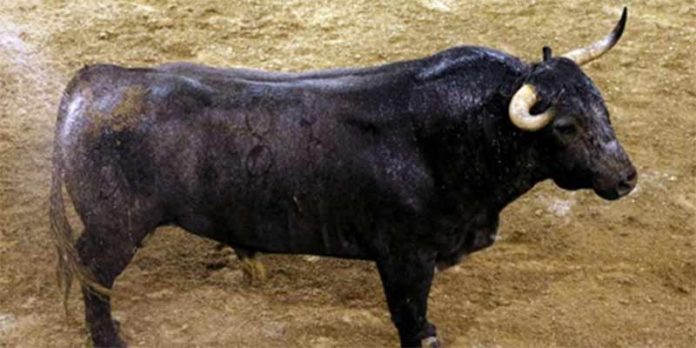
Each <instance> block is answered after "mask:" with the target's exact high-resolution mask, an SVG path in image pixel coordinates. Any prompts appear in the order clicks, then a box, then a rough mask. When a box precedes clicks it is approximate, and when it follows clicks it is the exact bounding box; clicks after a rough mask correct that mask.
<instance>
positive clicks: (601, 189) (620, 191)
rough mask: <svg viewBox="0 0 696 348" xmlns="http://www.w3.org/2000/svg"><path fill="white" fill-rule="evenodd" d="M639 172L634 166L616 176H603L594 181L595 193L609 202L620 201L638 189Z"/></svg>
mask: <svg viewBox="0 0 696 348" xmlns="http://www.w3.org/2000/svg"><path fill="white" fill-rule="evenodd" d="M637 182H638V172H637V171H636V168H635V167H633V165H629V166H628V167H627V168H626V169H624V170H622V171H619V174H618V175H615V176H601V177H599V178H597V179H595V180H594V182H593V186H594V191H595V192H596V193H597V195H599V196H600V197H602V198H604V199H607V200H615V199H619V198H621V197H623V196H625V195H627V194H629V193H630V192H631V191H633V189H634V188H635V187H636V183H637Z"/></svg>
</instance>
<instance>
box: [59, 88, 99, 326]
mask: <svg viewBox="0 0 696 348" xmlns="http://www.w3.org/2000/svg"><path fill="white" fill-rule="evenodd" d="M71 87H72V86H69V87H68V89H67V90H66V92H65V95H64V96H63V100H62V101H61V106H60V111H59V116H58V122H57V125H56V129H57V130H58V129H60V127H61V123H62V122H61V119H62V118H63V116H64V115H65V112H66V108H65V104H66V102H67V101H68V100H69V99H70V94H71V93H70V92H71V89H72V88H71ZM59 134H60V132H59V131H56V136H55V140H54V145H53V170H52V178H51V192H50V198H49V219H50V222H51V228H50V229H51V233H52V234H53V240H54V243H55V246H56V250H57V251H58V265H57V270H56V271H57V272H56V274H57V277H58V285H59V287H60V288H61V290H62V291H63V306H64V307H65V312H66V314H67V313H68V298H69V296H70V288H71V286H72V280H73V277H75V276H76V277H77V279H78V280H79V281H80V283H81V284H82V286H84V287H85V288H87V289H88V290H91V291H95V292H96V293H97V294H99V295H101V296H105V297H110V294H111V290H110V289H108V288H106V287H104V286H103V285H101V284H99V282H97V281H96V280H95V278H94V276H93V275H92V274H91V272H90V271H89V270H88V269H87V268H86V267H85V266H84V265H82V264H81V263H80V257H79V256H78V254H77V250H76V249H75V240H74V237H73V229H72V227H71V226H70V222H69V221H68V218H67V216H66V212H65V203H64V201H63V167H64V161H63V153H62V152H63V151H62V149H61V145H60V137H59Z"/></svg>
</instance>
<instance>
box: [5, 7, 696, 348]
mask: <svg viewBox="0 0 696 348" xmlns="http://www.w3.org/2000/svg"><path fill="white" fill-rule="evenodd" d="M625 2H629V8H630V14H629V22H628V28H627V31H626V33H625V35H624V38H623V40H622V41H621V42H620V43H619V44H618V46H617V47H616V48H615V49H614V50H613V51H612V52H611V53H609V54H608V55H607V56H605V57H603V58H602V59H601V60H599V61H597V62H594V63H592V64H590V65H589V66H587V67H586V68H585V71H586V72H587V73H588V74H589V75H590V76H591V77H592V78H593V79H594V81H595V82H596V83H597V85H598V86H599V88H600V89H601V90H602V91H603V94H604V96H605V98H606V101H607V105H608V107H609V109H610V112H611V113H612V120H613V124H614V126H615V128H616V130H617V133H618V137H619V138H620V140H621V141H622V143H623V144H624V147H625V148H626V150H627V151H628V152H629V154H630V155H631V157H632V159H633V162H634V164H635V165H636V166H637V167H638V170H639V172H640V178H639V185H638V188H637V189H636V190H635V192H634V193H632V194H631V195H630V196H629V197H627V198H625V199H623V200H620V201H617V202H605V201H603V200H601V199H600V198H598V197H597V196H595V195H594V194H593V193H591V192H574V193H571V192H565V191H562V190H560V189H558V188H556V187H554V186H553V184H551V183H543V184H540V185H538V187H536V188H535V189H534V190H533V191H532V192H531V193H529V194H527V195H526V196H524V197H523V198H522V199H520V200H518V201H517V202H515V203H514V204H512V205H511V206H510V207H509V208H508V209H507V210H506V211H505V212H504V214H503V218H502V226H501V229H500V235H501V237H502V238H501V239H500V240H499V241H498V242H497V243H496V244H495V245H494V246H493V247H492V248H489V249H487V250H485V251H482V252H480V253H477V254H474V255H473V256H472V257H471V258H470V259H469V260H467V261H466V262H464V263H462V264H461V265H459V266H457V267H455V268H453V269H451V270H449V271H447V272H445V273H442V274H439V275H438V276H437V278H436V281H435V284H434V289H433V291H432V296H431V299H430V317H431V320H432V321H433V322H434V323H436V324H437V325H438V328H439V332H440V334H441V337H442V340H443V341H444V343H445V344H446V346H448V347H554V346H558V347H694V346H696V155H695V153H696V115H695V114H694V113H695V112H696V67H695V65H694V57H696V4H695V3H694V2H693V1H684V0H652V1H623V2H618V1H586V0H570V1H565V2H551V1H536V2H533V3H532V2H526V1H513V0H495V1H494V0H491V1H470V2H465V1H455V0H423V1H415V0H409V1H372V0H353V1H345V2H342V1H326V0H317V1H307V0H234V1H222V0H216V1H213V0H202V1H197V2H196V4H195V5H194V4H191V2H189V1H186V0H176V1H165V0H112V1H98V0H94V1H70V0H43V1H39V0H2V3H1V4H0V347H5V346H7V347H15V346H20V347H48V346H51V347H74V346H85V345H87V344H88V343H87V342H88V338H87V334H86V331H85V329H84V325H83V319H82V304H81V298H80V296H78V295H73V296H72V298H71V300H70V306H71V309H72V314H71V317H70V318H71V319H70V320H66V317H65V315H64V313H63V310H62V306H61V297H60V294H59V291H58V288H57V286H56V281H55V273H54V263H55V255H54V249H53V244H52V241H51V239H50V235H49V233H48V219H47V196H48V187H49V167H50V162H49V160H50V154H51V141H52V134H53V124H54V120H55V111H56V105H57V101H58V99H59V98H60V95H61V90H62V88H63V86H64V85H65V83H66V82H67V81H68V79H69V78H70V76H71V74H72V73H73V72H74V71H75V70H76V69H79V68H80V67H82V66H83V65H85V64H91V63H97V62H111V63H118V64H124V65H128V66H143V65H149V64H157V63H163V62H169V61H182V60H183V61H193V62H200V63H206V64H212V65H218V66H247V67H256V68H264V69H273V70H284V71H298V70H305V69H315V68H324V67H334V66H365V65H373V64H380V63H384V62H389V61H394V60H400V59H409V58H417V57H422V56H426V55H430V54H432V53H434V52H436V51H438V50H442V49H444V48H447V47H451V46H454V45H461V44H475V45H485V46H490V47H494V48H498V49H502V50H505V51H508V52H511V53H513V54H517V55H519V56H521V57H523V58H525V59H527V60H538V59H540V58H541V47H542V46H543V45H550V46H552V47H553V48H554V49H555V50H556V52H559V53H560V52H562V51H565V50H568V49H571V48H575V47H576V46H579V45H582V44H586V43H588V42H590V41H592V40H593V39H595V38H599V37H601V36H602V35H604V34H606V33H607V31H608V30H609V29H610V28H611V27H612V25H613V23H614V22H615V21H616V20H617V18H618V16H619V13H620V9H621V6H622V5H624V3H625ZM75 223H77V222H75ZM262 260H263V262H264V263H265V264H266V265H267V268H268V271H269V279H268V280H267V281H266V282H265V283H263V284H260V285H258V286H250V285H247V284H245V282H244V281H243V277H242V273H241V271H240V267H239V263H238V262H237V261H235V260H234V258H233V257H232V256H231V255H229V254H228V253H227V251H224V250H223V251H219V250H216V249H215V244H214V243H212V242H210V241H206V240H202V239H199V238H196V237H193V236H191V235H188V234H185V233H183V232H182V231H179V230H175V229H162V230H159V231H158V232H157V233H156V234H155V236H154V237H152V238H151V239H150V240H149V241H148V243H147V245H146V247H145V248H144V249H142V251H141V252H140V253H139V254H138V255H137V257H136V259H135V261H134V262H133V263H132V264H131V266H130V267H129V268H128V269H127V271H126V272H125V273H124V274H123V275H122V277H120V278H119V280H118V281H117V285H116V290H115V299H114V311H115V316H116V317H117V318H118V319H119V320H120V322H121V330H122V333H123V335H124V337H126V339H127V340H128V341H129V342H130V343H131V344H132V345H133V346H141V347H157V346H162V347H171V346H182V347H183V346H186V347H189V346H200V347H217V346H220V347H222V346H224V347H237V346H243V347H246V346H249V347H252V346H253V347H288V346H290V347H297V346H302V347H382V346H395V345H396V343H397V339H396V333H395V330H394V328H393V327H392V325H391V323H390V321H389V318H388V314H387V311H386V306H385V303H384V300H383V295H382V292H381V287H380V285H379V282H378V277H377V274H376V271H375V269H374V267H373V265H372V264H370V263H366V262H355V261H345V260H336V259H326V258H316V257H306V256H305V257H302V256H282V255H281V256H275V255H264V256H263V257H262ZM75 290H76V289H74V291H73V293H74V294H75V293H77V291H75Z"/></svg>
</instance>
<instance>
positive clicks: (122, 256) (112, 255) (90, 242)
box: [76, 225, 154, 347]
mask: <svg viewBox="0 0 696 348" xmlns="http://www.w3.org/2000/svg"><path fill="white" fill-rule="evenodd" d="M131 226H132V225H131ZM153 229H154V226H147V227H145V226H142V225H141V226H140V228H136V229H134V228H132V227H131V228H130V229H128V228H122V229H121V228H117V227H115V226H108V227H105V226H101V227H97V226H89V225H88V226H86V228H85V231H84V232H83V233H82V235H81V236H80V238H79V239H78V241H77V245H76V249H77V252H78V254H79V256H80V260H81V262H82V263H83V265H84V266H85V267H86V268H87V269H88V270H89V271H90V272H91V273H92V275H93V276H94V278H95V280H96V281H98V282H99V283H100V284H102V285H103V286H104V287H106V288H109V289H111V287H112V286H113V284H114V281H115V280H116V277H118V275H119V274H121V272H123V270H124V269H125V268H126V266H128V264H129V263H130V261H131V259H132V258H133V255H135V252H136V250H137V248H138V247H139V246H140V242H141V241H142V240H143V238H145V236H146V235H147V234H148V233H150V232H151V231H152V230H153ZM82 293H83V296H84V301H85V320H86V324H87V326H88V328H89V332H90V335H91V337H92V342H93V343H94V346H95V347H124V346H125V342H124V341H122V340H121V339H120V337H119V336H118V330H117V328H116V326H115V323H114V321H113V319H112V317H111V300H110V299H109V298H108V297H105V296H103V295H100V294H97V293H95V292H94V291H93V290H91V289H86V288H85V287H83V288H82Z"/></svg>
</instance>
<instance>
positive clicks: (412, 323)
mask: <svg viewBox="0 0 696 348" xmlns="http://www.w3.org/2000/svg"><path fill="white" fill-rule="evenodd" d="M377 268H378V270H379V275H380V277H381V279H382V285H383V286H384V293H385V295H386V297H387V305H388V306H389V312H390V313H391V318H392V321H393V322H394V325H396V328H397V330H398V331H399V339H400V340H401V346H402V347H421V345H423V346H425V347H427V348H436V347H440V344H439V342H438V340H437V335H436V332H435V326H434V325H432V324H430V323H429V322H428V319H427V311H428V294H429V292H430V285H431V283H432V280H433V273H434V269H435V257H434V255H429V254H428V253H425V252H420V251H412V252H398V253H397V255H389V256H385V257H383V258H382V259H380V260H378V261H377Z"/></svg>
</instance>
